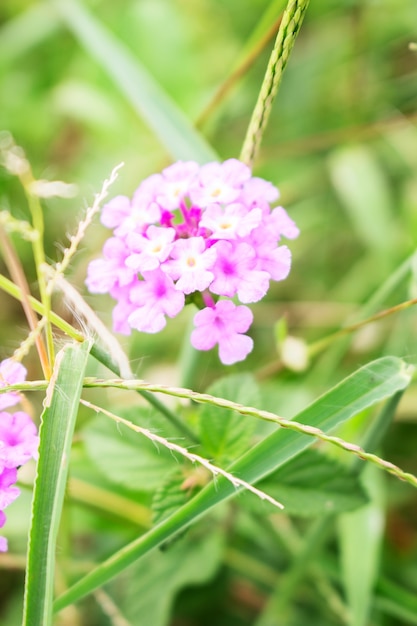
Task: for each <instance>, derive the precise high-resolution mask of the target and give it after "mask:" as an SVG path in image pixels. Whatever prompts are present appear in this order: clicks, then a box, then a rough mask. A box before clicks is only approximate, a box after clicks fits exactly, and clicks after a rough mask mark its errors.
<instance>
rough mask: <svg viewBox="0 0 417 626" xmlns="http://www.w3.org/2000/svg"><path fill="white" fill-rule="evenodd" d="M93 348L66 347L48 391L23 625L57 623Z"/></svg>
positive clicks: (57, 362)
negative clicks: (60, 546)
mask: <svg viewBox="0 0 417 626" xmlns="http://www.w3.org/2000/svg"><path fill="white" fill-rule="evenodd" d="M89 349H90V346H89V342H84V343H82V344H67V345H66V346H65V347H64V348H63V349H62V350H61V352H60V353H59V354H58V356H57V359H56V363H55V368H54V372H53V375H52V378H51V381H50V383H49V386H48V389H47V393H46V398H45V402H44V410H43V413H42V418H41V427H40V447H39V461H38V466H37V476H36V480H35V487H34V493H33V503H32V524H31V530H30V539H29V551H28V564H27V572H26V583H25V599H24V610H23V622H22V625H23V626H49V625H50V624H52V600H53V589H54V571H55V547H56V538H57V533H58V527H59V522H60V518H61V511H62V505H63V501H64V493H65V485H66V481H67V475H68V459H69V455H70V450H71V442H72V435H73V432H74V425H75V420H76V418H77V413H78V404H79V399H80V395H81V391H82V384H83V377H84V372H85V367H86V364H87V358H88V353H89Z"/></svg>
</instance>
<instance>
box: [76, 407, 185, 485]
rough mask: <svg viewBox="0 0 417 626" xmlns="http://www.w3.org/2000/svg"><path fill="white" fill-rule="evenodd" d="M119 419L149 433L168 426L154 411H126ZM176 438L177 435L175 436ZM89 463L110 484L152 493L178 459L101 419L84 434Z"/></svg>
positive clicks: (132, 433) (145, 409) (140, 437)
mask: <svg viewBox="0 0 417 626" xmlns="http://www.w3.org/2000/svg"><path fill="white" fill-rule="evenodd" d="M118 415H120V416H121V417H124V418H125V419H127V420H129V421H130V422H132V423H133V424H138V425H139V426H142V427H144V428H149V429H150V430H159V429H160V428H161V427H163V428H164V430H163V432H164V435H166V436H167V435H168V433H167V425H166V422H165V421H164V420H163V419H162V418H161V417H160V415H159V414H158V413H157V412H156V411H155V410H153V409H149V408H145V407H137V408H135V409H123V410H119V411H118ZM175 434H176V433H175ZM83 439H84V442H85V445H86V449H87V453H88V456H89V457H90V459H91V460H92V461H93V462H94V463H95V465H96V466H97V467H98V468H99V470H100V471H101V472H102V473H103V475H104V476H106V478H107V479H108V480H110V481H111V482H113V483H115V484H119V485H123V486H125V487H128V488H130V489H136V490H141V491H152V490H153V489H156V488H157V487H159V485H161V484H162V483H163V481H164V480H165V477H166V476H167V474H169V473H170V472H172V469H173V468H175V456H174V454H173V453H172V452H171V451H170V450H167V448H164V447H162V446H157V445H156V444H155V443H154V442H152V441H149V439H146V438H145V437H143V436H142V435H140V434H139V433H137V432H135V431H133V430H131V429H130V428H128V427H127V426H124V425H123V424H115V423H114V422H113V421H112V420H110V419H108V418H107V417H105V416H104V415H98V416H97V417H96V418H94V420H92V421H91V422H90V423H89V425H88V426H87V427H86V428H85V429H84V430H83Z"/></svg>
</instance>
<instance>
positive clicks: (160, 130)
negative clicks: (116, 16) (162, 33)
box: [56, 0, 218, 163]
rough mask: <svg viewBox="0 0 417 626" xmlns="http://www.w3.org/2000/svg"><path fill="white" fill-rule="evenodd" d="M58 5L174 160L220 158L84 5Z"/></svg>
mask: <svg viewBox="0 0 417 626" xmlns="http://www.w3.org/2000/svg"><path fill="white" fill-rule="evenodd" d="M56 6H57V7H58V9H59V11H60V12H61V14H62V16H63V18H64V20H65V21H66V23H67V25H68V26H69V28H70V29H71V30H72V31H73V32H74V34H75V36H76V37H77V39H78V40H79V41H80V43H81V44H82V45H83V46H84V47H85V49H86V50H87V51H88V52H89V53H90V54H91V56H93V57H94V58H95V59H96V60H97V61H98V63H99V64H100V65H101V66H102V67H103V69H104V70H105V71H106V72H107V74H108V75H109V76H110V77H111V78H112V79H113V81H114V82H115V84H116V85H117V87H118V88H119V90H120V91H121V93H123V94H124V95H125V96H126V98H127V99H128V100H129V102H130V103H131V104H132V106H133V107H134V109H135V110H136V111H137V113H138V114H139V115H140V116H141V117H142V118H143V119H144V120H145V121H146V122H147V124H148V125H149V127H150V128H152V130H153V131H154V133H155V135H156V136H157V137H158V138H159V139H160V141H161V143H162V144H163V145H164V146H165V148H166V149H167V150H168V152H169V153H170V154H171V156H172V157H174V158H175V159H185V160H186V159H193V160H195V161H198V162H200V163H205V162H206V161H213V160H216V159H218V157H217V155H216V152H215V151H214V150H213V148H211V146H210V145H209V144H208V143H207V142H206V141H205V139H204V138H203V137H202V136H201V135H200V134H199V133H198V132H197V131H196V130H195V128H193V126H192V125H191V124H190V123H189V121H188V120H187V118H186V116H185V115H184V114H183V113H182V111H181V110H180V109H179V108H178V107H177V105H176V104H175V102H173V101H172V100H171V98H170V97H169V96H168V95H167V94H166V93H165V92H164V90H163V89H162V88H161V87H160V85H158V83H157V82H156V81H155V80H154V79H153V78H152V76H151V75H150V74H148V72H147V70H146V69H145V68H144V67H143V66H142V65H141V64H140V62H139V61H138V59H136V58H135V57H134V56H133V54H132V53H131V52H130V51H129V50H128V48H126V47H125V46H124V45H123V43H121V42H120V41H118V39H117V38H116V37H115V36H114V35H113V34H112V33H111V32H110V31H108V30H107V28H106V27H105V26H103V24H101V23H100V22H99V21H98V20H97V19H96V18H95V17H94V16H93V15H92V14H91V13H89V12H88V11H87V10H86V8H85V7H84V6H83V5H82V4H81V3H80V2H78V1H77V0H57V1H56Z"/></svg>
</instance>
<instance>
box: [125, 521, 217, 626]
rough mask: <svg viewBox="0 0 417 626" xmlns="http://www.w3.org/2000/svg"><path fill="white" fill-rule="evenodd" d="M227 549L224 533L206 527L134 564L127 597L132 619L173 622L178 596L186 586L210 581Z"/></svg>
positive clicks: (158, 625)
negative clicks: (172, 611)
mask: <svg viewBox="0 0 417 626" xmlns="http://www.w3.org/2000/svg"><path fill="white" fill-rule="evenodd" d="M203 533H204V534H203ZM223 550H224V536H223V533H222V532H219V531H215V532H210V529H209V527H205V528H204V529H203V530H200V532H198V533H195V532H194V533H191V534H187V536H186V537H185V538H183V539H181V540H179V541H178V542H176V543H175V544H174V545H172V546H169V547H168V548H167V549H165V550H158V551H153V552H151V553H150V554H148V555H146V556H145V557H144V558H143V559H141V560H140V561H138V562H137V563H135V564H134V565H132V566H131V567H130V568H129V569H128V570H126V578H127V581H128V582H127V587H126V591H125V594H124V598H123V608H124V614H125V615H126V617H127V618H128V620H130V622H131V623H132V624H138V623H146V624H152V626H165V625H167V624H169V623H170V612H171V610H172V605H173V603H174V599H175V596H176V595H177V594H178V592H179V591H180V590H181V589H182V588H183V587H186V586H188V587H192V588H194V587H195V586H196V585H201V584H203V583H206V582H207V581H209V580H210V579H211V578H212V577H213V576H214V574H215V573H216V571H217V570H218V568H219V566H220V564H221V559H222V556H223Z"/></svg>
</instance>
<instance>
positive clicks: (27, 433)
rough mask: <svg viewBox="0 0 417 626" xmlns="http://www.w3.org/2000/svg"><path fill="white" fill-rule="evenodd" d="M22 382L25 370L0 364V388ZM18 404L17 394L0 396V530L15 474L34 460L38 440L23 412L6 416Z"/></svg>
mask: <svg viewBox="0 0 417 626" xmlns="http://www.w3.org/2000/svg"><path fill="white" fill-rule="evenodd" d="M25 379H26V369H25V368H24V367H23V365H21V364H20V363H17V362H16V361H13V360H12V359H6V360H5V361H2V362H1V363H0V387H5V386H7V385H13V384H15V383H21V382H23V381H24V380H25ZM19 402H20V396H19V394H18V393H17V392H14V391H6V392H4V393H2V394H0V528H1V527H2V526H4V524H5V522H6V515H5V513H4V509H5V508H6V507H7V506H9V504H11V503H12V502H13V501H14V500H16V498H17V497H18V495H19V494H20V490H19V489H18V487H16V486H15V483H16V481H17V470H18V468H19V467H20V466H21V465H24V464H25V463H26V462H27V461H29V459H30V458H32V457H33V458H36V455H37V450H38V445H39V438H38V435H37V430H36V426H35V424H34V423H33V422H32V420H31V418H30V416H29V415H28V414H27V413H24V412H23V411H17V412H16V413H9V412H8V411H4V410H3V409H8V408H10V407H11V406H15V405H16V404H18V403H19ZM6 550H7V540H6V539H5V537H0V552H5V551H6Z"/></svg>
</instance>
